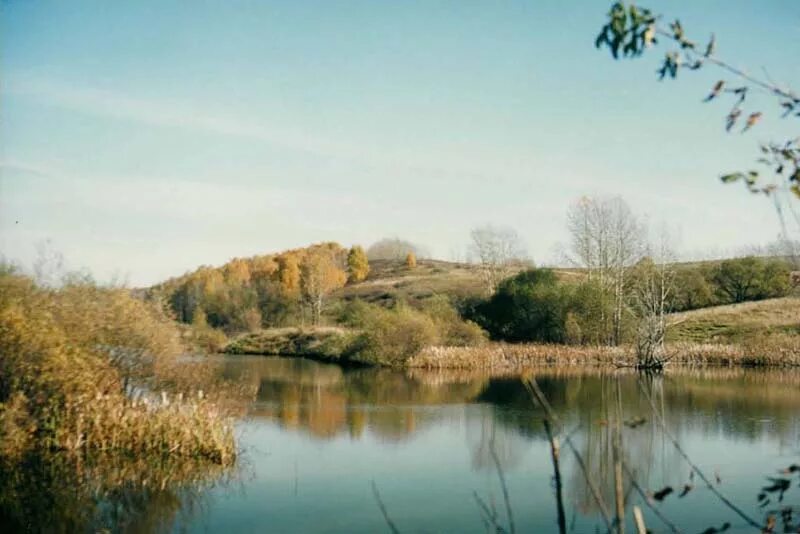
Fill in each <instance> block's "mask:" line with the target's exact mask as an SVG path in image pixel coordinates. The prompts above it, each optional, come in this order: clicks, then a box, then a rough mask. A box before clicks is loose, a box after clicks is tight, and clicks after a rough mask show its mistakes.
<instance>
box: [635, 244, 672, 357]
mask: <svg viewBox="0 0 800 534" xmlns="http://www.w3.org/2000/svg"><path fill="white" fill-rule="evenodd" d="M648 248H650V247H648ZM648 252H650V253H651V254H648V256H646V257H645V258H644V259H642V260H641V261H639V262H638V263H637V264H636V267H635V268H634V270H633V273H632V278H633V284H632V286H633V291H632V308H633V311H634V314H635V316H636V319H637V322H638V324H637V329H636V357H637V360H638V367H640V368H646V369H660V368H662V367H663V365H664V338H665V337H666V334H667V314H668V313H669V312H670V311H671V309H670V302H671V300H672V293H673V291H674V289H675V270H674V267H673V266H674V263H675V258H674V255H673V253H672V250H671V249H670V248H669V245H668V242H667V239H666V236H662V238H661V242H660V243H659V246H658V249H657V250H656V251H655V253H656V254H655V258H656V259H655V260H653V258H652V249H650V250H648Z"/></svg>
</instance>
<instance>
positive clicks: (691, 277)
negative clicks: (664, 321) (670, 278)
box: [672, 266, 714, 311]
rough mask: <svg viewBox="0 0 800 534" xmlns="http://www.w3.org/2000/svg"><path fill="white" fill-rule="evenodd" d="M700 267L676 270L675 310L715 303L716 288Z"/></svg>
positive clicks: (703, 306)
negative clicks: (714, 288)
mask: <svg viewBox="0 0 800 534" xmlns="http://www.w3.org/2000/svg"><path fill="white" fill-rule="evenodd" d="M703 271H704V269H701V268H699V267H693V266H690V267H683V268H681V269H678V270H677V271H676V272H675V292H674V294H673V301H672V308H673V309H674V310H675V311H683V310H695V309H697V308H705V307H706V306H711V305H712V304H713V303H714V290H713V287H712V286H711V284H710V283H709V282H708V279H707V278H706V276H705V275H704V273H703Z"/></svg>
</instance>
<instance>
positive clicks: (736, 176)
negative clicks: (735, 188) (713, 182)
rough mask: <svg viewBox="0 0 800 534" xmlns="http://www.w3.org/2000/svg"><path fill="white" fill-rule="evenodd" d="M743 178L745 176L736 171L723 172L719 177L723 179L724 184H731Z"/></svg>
mask: <svg viewBox="0 0 800 534" xmlns="http://www.w3.org/2000/svg"><path fill="white" fill-rule="evenodd" d="M742 178H743V176H742V173H740V172H734V173H731V174H723V175H722V176H720V178H719V179H720V180H722V183H724V184H730V183H732V182H735V181H737V180H741V179H742Z"/></svg>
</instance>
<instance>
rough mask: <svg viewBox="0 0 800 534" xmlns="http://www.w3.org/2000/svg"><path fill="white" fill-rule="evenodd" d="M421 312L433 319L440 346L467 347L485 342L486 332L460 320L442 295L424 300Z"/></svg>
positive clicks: (454, 309)
mask: <svg viewBox="0 0 800 534" xmlns="http://www.w3.org/2000/svg"><path fill="white" fill-rule="evenodd" d="M422 312H423V313H425V314H426V315H428V316H429V317H430V318H431V319H433V321H434V323H435V324H436V329H437V330H438V332H439V343H440V344H442V345H449V346H454V347H467V346H474V345H480V344H482V343H484V342H486V332H484V330H483V329H482V328H481V327H480V326H478V325H477V324H475V323H474V322H472V321H465V320H464V319H462V317H461V315H460V314H459V313H458V310H456V308H455V307H453V305H452V304H451V303H450V300H449V299H448V298H447V297H445V296H444V295H434V296H433V297H431V298H429V299H426V300H425V301H424V302H423V304H422Z"/></svg>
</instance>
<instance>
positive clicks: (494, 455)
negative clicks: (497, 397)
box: [489, 437, 516, 534]
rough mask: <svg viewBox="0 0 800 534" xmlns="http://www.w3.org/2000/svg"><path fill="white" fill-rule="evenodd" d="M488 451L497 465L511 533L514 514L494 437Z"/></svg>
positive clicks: (512, 533) (513, 531) (513, 530)
mask: <svg viewBox="0 0 800 534" xmlns="http://www.w3.org/2000/svg"><path fill="white" fill-rule="evenodd" d="M489 453H490V454H491V455H492V460H493V461H494V465H495V466H496V467H497V476H498V478H499V479H500V488H501V489H502V490H503V501H504V502H505V505H506V514H507V515H508V528H509V530H510V531H511V534H514V533H515V532H516V531H515V529H514V514H513V513H512V512H511V499H510V498H509V496H508V486H507V485H506V477H505V476H504V475H503V468H502V467H501V466H500V459H499V458H498V457H497V452H496V451H495V450H494V437H492V440H491V441H490V442H489Z"/></svg>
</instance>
